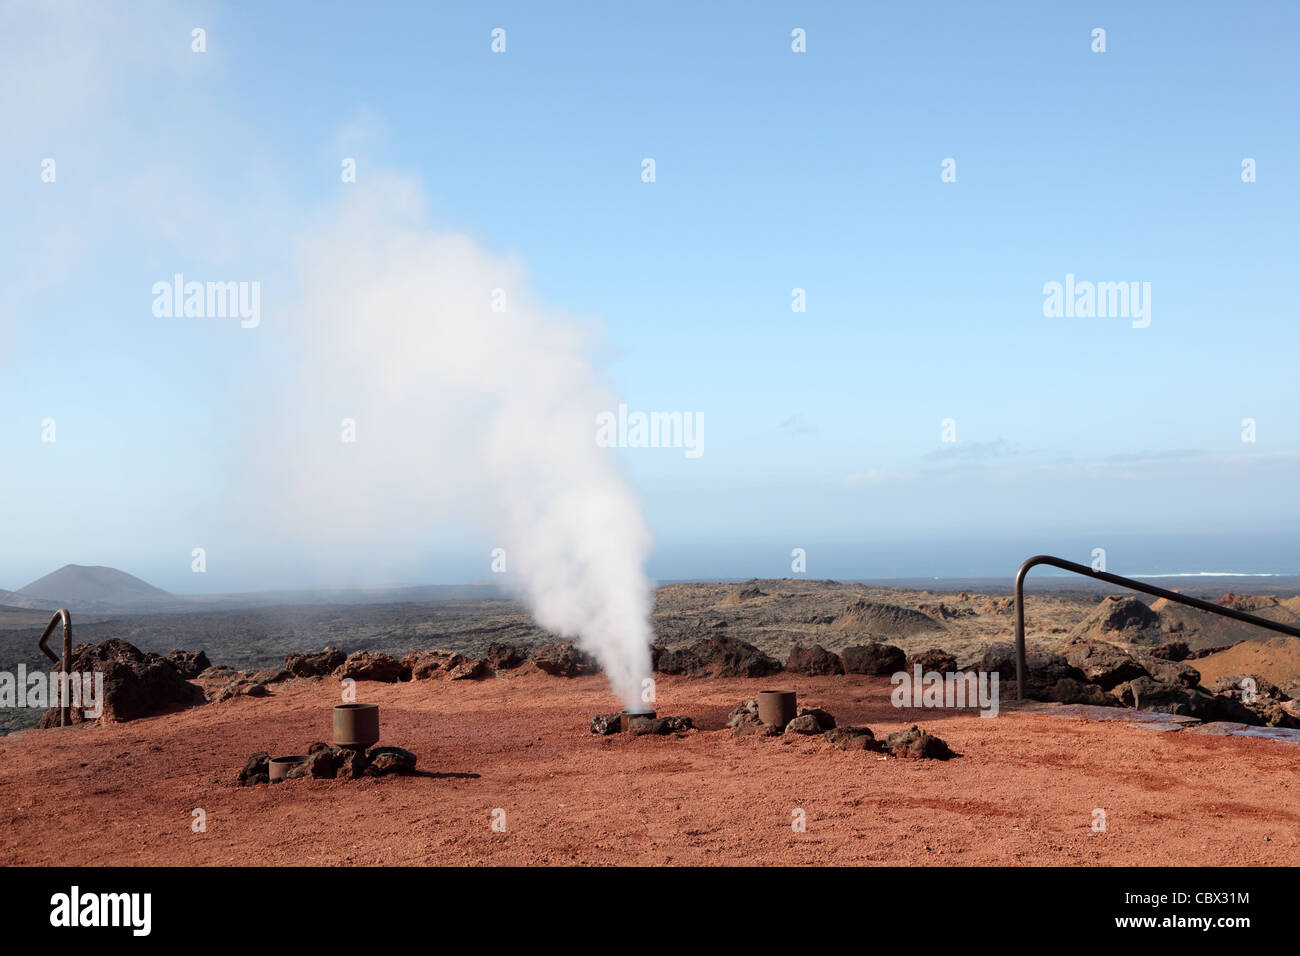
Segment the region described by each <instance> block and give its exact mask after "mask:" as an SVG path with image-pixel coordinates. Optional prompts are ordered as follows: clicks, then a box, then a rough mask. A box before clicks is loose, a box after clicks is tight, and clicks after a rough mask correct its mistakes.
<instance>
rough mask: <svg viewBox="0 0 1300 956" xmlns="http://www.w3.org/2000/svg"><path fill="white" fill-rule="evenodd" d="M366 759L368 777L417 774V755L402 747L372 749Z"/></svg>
mask: <svg viewBox="0 0 1300 956" xmlns="http://www.w3.org/2000/svg"><path fill="white" fill-rule="evenodd" d="M366 759H367V766H366V771H365V773H366V776H367V777H385V776H387V775H389V774H405V773H414V772H415V754H413V753H411V751H409V750H405V749H403V748H401V747H372V748H371V749H370V751H369V752H368V753H367V754H366Z"/></svg>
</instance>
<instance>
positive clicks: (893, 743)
mask: <svg viewBox="0 0 1300 956" xmlns="http://www.w3.org/2000/svg"><path fill="white" fill-rule="evenodd" d="M884 749H885V750H887V751H888V752H889V753H891V754H893V755H894V756H895V757H904V758H908V759H913V760H948V759H950V758H952V757H955V756H957V755H956V754H955V753H953V751H952V748H951V747H949V746H948V745H947V744H946V743H944V742H943V741H942V740H940V739H939V738H938V737H936V736H934V735H933V734H929V733H926V732H925V731H924V730H921V729H920V728H919V727H917V726H916V724H913V725H912V726H911V727H908V728H907V729H906V730H900V731H898V732H897V733H893V734H890V735H889V736H888V737H886V738H885V747H884Z"/></svg>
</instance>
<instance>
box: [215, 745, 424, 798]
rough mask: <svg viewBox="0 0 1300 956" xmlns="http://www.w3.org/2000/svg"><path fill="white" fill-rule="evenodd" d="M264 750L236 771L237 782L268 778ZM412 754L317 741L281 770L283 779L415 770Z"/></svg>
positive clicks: (244, 783)
mask: <svg viewBox="0 0 1300 956" xmlns="http://www.w3.org/2000/svg"><path fill="white" fill-rule="evenodd" d="M268 761H269V757H268V755H267V754H266V753H264V752H263V753H255V754H253V755H252V756H251V757H249V758H248V761H247V762H246V763H245V764H244V769H243V770H241V771H240V772H239V777H238V780H239V784H240V786H245V787H246V786H251V785H253V784H258V783H267V782H269V779H270V778H269V775H268V769H267V764H268ZM415 764H416V756H415V754H413V753H411V751H409V750H406V749H404V748H402V747H372V748H370V750H368V751H363V750H354V749H352V748H350V747H335V746H332V745H331V744H327V743H325V742H324V741H317V742H316V743H314V744H312V745H311V746H310V747H308V748H307V759H306V760H304V761H302V762H301V763H299V764H295V765H294V766H293V767H291V768H290V769H289V771H288V772H287V773H286V774H285V779H286V780H300V779H304V778H306V779H310V780H359V779H361V778H362V777H386V776H389V775H391V774H409V773H414V772H415Z"/></svg>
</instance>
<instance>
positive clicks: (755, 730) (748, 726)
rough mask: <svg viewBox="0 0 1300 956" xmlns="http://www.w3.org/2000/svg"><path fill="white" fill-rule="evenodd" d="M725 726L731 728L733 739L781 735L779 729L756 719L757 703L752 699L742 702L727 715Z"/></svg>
mask: <svg viewBox="0 0 1300 956" xmlns="http://www.w3.org/2000/svg"><path fill="white" fill-rule="evenodd" d="M727 726H728V727H729V728H731V732H732V736H733V737H745V736H751V735H752V736H758V737H775V736H778V735H779V734H780V733H781V728H779V727H775V726H773V725H772V724H765V723H763V722H762V721H761V720H759V719H758V701H757V700H755V699H753V698H750V699H749V700H742V701H741V702H740V703H739V704H737V705H736V706H735V708H734V709H733V710H732V711H731V713H730V714H728V715H727Z"/></svg>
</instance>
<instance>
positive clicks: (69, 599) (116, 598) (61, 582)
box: [6, 564, 175, 610]
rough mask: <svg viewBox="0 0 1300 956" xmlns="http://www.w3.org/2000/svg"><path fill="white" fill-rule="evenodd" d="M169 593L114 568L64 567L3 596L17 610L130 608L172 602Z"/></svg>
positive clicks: (71, 565) (78, 565) (172, 599)
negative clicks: (62, 607)
mask: <svg viewBox="0 0 1300 956" xmlns="http://www.w3.org/2000/svg"><path fill="white" fill-rule="evenodd" d="M174 600H175V599H174V598H173V597H172V595H171V594H169V593H168V592H166V591H164V590H162V589H161V588H156V587H154V586H153V585H152V584H149V583H147V582H145V581H141V580H140V579H139V578H137V577H136V576H135V575H132V574H127V573H126V572H125V571H119V570H117V569H116V568H104V567H87V566H85V565H81V564H68V565H65V566H64V567H61V568H59V570H57V571H55V572H54V573H52V574H47V575H45V577H43V578H41V579H40V580H38V581H33V582H32V583H31V584H29V585H27V586H26V587H22V588H19V589H18V590H17V591H12V592H10V593H9V594H8V595H6V602H7V603H9V604H11V605H16V606H18V607H27V608H47V607H49V606H51V605H55V606H65V607H72V608H96V609H101V610H102V609H107V608H134V607H144V606H148V605H157V604H159V603H167V602H172V601H174Z"/></svg>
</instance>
